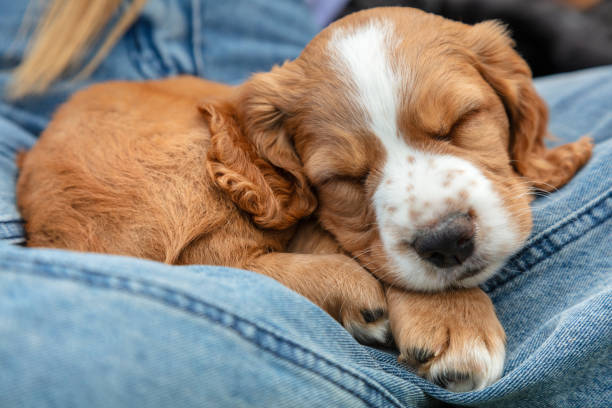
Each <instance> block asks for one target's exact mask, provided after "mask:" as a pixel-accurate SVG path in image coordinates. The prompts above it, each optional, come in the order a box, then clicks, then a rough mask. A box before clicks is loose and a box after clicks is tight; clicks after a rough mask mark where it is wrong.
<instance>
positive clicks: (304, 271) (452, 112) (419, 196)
mask: <svg viewBox="0 0 612 408" xmlns="http://www.w3.org/2000/svg"><path fill="white" fill-rule="evenodd" d="M202 100H206V102H204V103H201V101H202ZM198 105H199V106H200V111H199V112H198V110H197V109H196V106H198ZM546 122H547V113H546V107H545V105H544V103H543V102H542V100H541V99H540V98H539V97H538V96H537V94H536V93H535V91H534V89H533V86H532V84H531V74H530V71H529V68H528V67H527V65H526V64H525V62H524V61H523V60H522V59H521V58H520V57H519V56H518V55H517V54H516V53H515V52H514V51H513V50H512V43H511V40H510V39H509V38H508V37H507V35H506V34H505V33H504V30H503V29H502V28H501V27H500V26H499V25H497V24H496V23H491V22H487V23H482V24H478V25H475V26H467V25H464V24H461V23H456V22H451V21H448V20H445V19H443V18H441V17H438V16H434V15H430V14H426V13H423V12H420V11H417V10H413V9H407V8H389V9H374V10H368V11H364V12H361V13H356V14H353V15H351V16H348V17H346V18H344V19H342V20H340V21H339V22H336V23H334V24H332V25H331V26H330V27H328V28H327V29H325V30H324V31H323V32H321V33H320V34H319V35H318V36H317V37H316V38H315V39H313V41H312V42H311V43H310V44H309V45H308V46H307V47H306V49H305V50H304V51H303V53H302V54H301V55H300V57H299V58H298V59H296V60H295V61H292V62H287V63H285V64H284V65H283V66H282V67H276V68H274V69H273V70H272V71H271V72H269V73H262V74H257V75H255V76H253V77H252V79H250V80H249V81H248V82H246V83H245V84H243V85H241V86H239V87H237V88H234V89H232V88H228V87H224V86H222V85H218V84H213V83H210V82H206V81H203V80H200V79H196V78H187V77H186V78H176V79H170V80H165V81H152V82H147V83H125V82H123V83H122V82H115V83H108V84H102V85H96V86H93V87H91V88H90V89H88V90H85V91H82V92H80V93H78V94H76V95H75V96H74V97H73V98H72V99H71V100H70V101H69V102H68V103H67V104H65V105H64V106H63V107H61V108H60V110H59V111H58V112H57V114H56V115H55V117H54V119H53V121H52V122H51V124H50V125H49V127H48V129H47V130H46V131H45V132H44V133H43V135H42V136H41V138H40V141H39V142H38V143H37V144H36V146H35V147H34V148H33V149H32V150H31V151H30V152H29V153H28V154H27V155H26V156H25V157H22V158H21V160H20V161H21V168H22V171H21V174H20V178H19V183H18V201H19V206H20V208H21V210H22V214H23V217H24V219H25V220H26V230H27V233H28V244H29V245H31V246H52V247H60V248H70V249H76V250H83V251H96V252H105V253H115V254H126V255H133V256H139V257H145V258H150V259H155V260H159V261H162V262H167V263H175V264H187V263H204V264H218V265H227V266H235V267H241V268H247V269H252V270H255V271H257V272H261V273H264V274H267V275H269V276H272V277H273V278H275V279H277V280H279V281H280V282H282V283H283V284H285V285H286V286H288V287H290V288H292V289H294V290H296V291H298V292H299V293H301V294H303V295H304V296H306V297H308V298H310V299H311V300H313V301H314V302H315V303H317V304H318V305H320V306H321V307H322V308H324V309H325V310H326V311H327V312H328V313H330V314H331V315H332V316H333V317H334V318H336V319H338V320H339V321H340V322H342V324H343V325H344V326H345V327H346V328H347V329H348V330H349V331H351V333H353V335H355V336H356V337H357V338H358V339H360V340H362V341H366V342H368V341H385V339H386V336H387V319H386V317H387V310H388V316H389V318H390V321H391V328H392V332H393V336H394V338H395V341H396V344H397V345H398V347H399V349H400V353H401V355H400V358H401V359H402V360H404V361H406V362H407V363H409V364H411V365H413V366H415V367H416V368H417V370H418V372H419V373H420V374H421V375H423V376H425V377H426V378H429V379H431V380H433V381H436V382H438V383H439V384H441V385H444V386H446V387H447V388H449V389H452V390H468V389H474V388H482V387H484V386H486V385H488V384H490V383H492V382H493V381H495V380H496V379H497V378H499V376H500V375H501V371H502V368H503V360H504V332H503V329H502V328H501V326H500V325H499V322H498V321H497V318H496V317H495V312H494V310H493V306H492V304H491V302H490V300H489V299H488V298H487V297H486V295H485V294H484V293H483V292H482V291H481V290H479V289H477V288H475V289H473V288H474V287H475V286H476V285H478V284H479V283H481V282H483V281H484V280H485V279H487V278H488V277H489V276H491V274H493V273H494V272H495V271H496V270H497V269H498V268H499V267H500V266H501V265H502V264H503V262H504V261H505V260H506V259H507V257H508V256H510V255H511V254H512V253H513V252H515V251H516V250H517V249H518V248H520V246H521V245H522V243H523V242H524V240H525V239H526V237H527V236H528V234H529V232H530V229H531V215H530V211H529V205H528V204H529V201H530V200H531V196H530V194H529V193H530V189H531V188H532V187H535V188H538V189H542V190H545V191H550V190H552V189H555V188H558V187H560V186H562V185H563V184H565V183H566V182H567V181H568V180H570V179H571V177H572V176H573V175H574V173H575V172H576V171H577V170H578V169H579V168H580V167H581V166H582V165H583V164H584V163H585V162H586V161H587V160H588V158H589V156H590V152H591V144H590V142H589V141H588V140H586V139H582V140H580V141H578V142H575V143H572V144H568V145H565V146H561V147H558V148H555V149H552V150H548V149H546V148H545V146H544V143H543V138H544V136H545V135H546ZM315 196H316V198H315ZM317 202H318V210H317V212H316V222H317V223H318V224H317V223H315V222H313V221H310V222H305V223H301V224H300V225H299V226H298V224H297V223H298V221H300V220H301V219H304V218H305V217H308V216H309V215H310V214H311V213H313V211H315V209H316V208H317ZM296 226H297V227H296ZM370 272H371V273H372V274H374V275H375V276H376V277H377V278H378V279H379V280H380V282H383V283H384V285H385V286H386V288H387V289H386V291H387V293H386V294H387V299H388V303H387V300H386V299H385V293H384V292H383V288H382V286H381V284H380V283H379V280H377V279H375V278H374V277H373V276H372V275H371V274H370ZM470 288H472V289H470ZM410 290H413V291H422V293H418V292H411V291H410ZM441 290H443V291H445V292H443V293H434V292H435V291H441ZM387 307H388V309H387Z"/></svg>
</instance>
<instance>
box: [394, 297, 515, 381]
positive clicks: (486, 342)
mask: <svg viewBox="0 0 612 408" xmlns="http://www.w3.org/2000/svg"><path fill="white" fill-rule="evenodd" d="M387 302H388V305H389V318H390V323H391V331H392V332H393V337H394V338H395V342H396V344H397V346H398V348H399V350H400V356H399V361H401V362H403V363H405V364H407V365H409V366H411V367H413V368H414V369H415V370H416V372H417V374H419V375H420V376H422V377H424V378H426V379H427V380H429V381H431V382H433V383H435V384H438V385H439V386H441V387H444V388H446V389H448V390H450V391H455V392H465V391H472V390H478V389H482V388H484V387H486V386H488V385H490V384H492V383H494V382H495V381H497V380H498V379H499V378H500V377H501V374H502V371H503V367H504V358H505V339H506V336H505V333H504V330H503V328H502V327H501V325H500V323H499V321H498V320H497V316H496V315H495V310H494V308H493V304H492V303H491V301H490V299H489V298H488V297H487V295H486V294H485V293H484V292H482V291H481V290H480V289H478V288H475V289H462V290H454V291H450V292H444V293H432V294H425V293H413V292H404V291H401V290H397V289H389V290H388V291H387Z"/></svg>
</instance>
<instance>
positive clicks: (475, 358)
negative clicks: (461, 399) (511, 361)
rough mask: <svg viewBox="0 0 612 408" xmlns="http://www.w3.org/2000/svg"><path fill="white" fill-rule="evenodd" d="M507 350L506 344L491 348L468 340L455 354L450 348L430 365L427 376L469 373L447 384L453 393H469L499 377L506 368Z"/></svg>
mask: <svg viewBox="0 0 612 408" xmlns="http://www.w3.org/2000/svg"><path fill="white" fill-rule="evenodd" d="M505 357H506V352H505V348H504V346H503V344H499V345H493V349H492V350H488V349H487V347H486V346H485V344H484V343H483V342H482V341H480V340H476V341H475V342H474V343H472V344H470V343H466V344H465V345H464V347H463V349H461V350H457V351H456V352H454V353H449V352H448V351H447V352H446V353H445V354H444V355H443V356H442V357H441V358H440V359H437V360H435V362H434V363H433V364H432V365H431V367H430V368H429V371H428V373H427V378H428V379H429V380H434V379H439V378H442V377H443V376H444V374H447V373H464V374H468V376H467V377H465V378H460V379H457V380H455V381H452V382H449V383H448V384H446V387H445V388H447V389H448V390H450V391H453V392H467V391H473V390H481V389H483V388H485V387H487V386H489V385H491V384H493V383H494V382H495V381H497V380H499V378H500V377H501V375H502V373H503V369H504V359H505Z"/></svg>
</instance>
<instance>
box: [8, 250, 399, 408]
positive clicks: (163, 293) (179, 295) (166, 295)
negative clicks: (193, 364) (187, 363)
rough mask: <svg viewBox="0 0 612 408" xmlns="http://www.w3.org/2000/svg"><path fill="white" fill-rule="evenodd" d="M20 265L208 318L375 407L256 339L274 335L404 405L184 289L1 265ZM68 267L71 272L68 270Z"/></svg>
mask: <svg viewBox="0 0 612 408" xmlns="http://www.w3.org/2000/svg"><path fill="white" fill-rule="evenodd" d="M19 264H21V265H24V266H26V267H27V266H30V265H32V266H36V265H38V266H41V267H42V268H43V269H44V270H42V271H41V270H40V269H38V270H31V269H30V270H26V271H19V273H27V274H30V275H39V276H44V277H50V278H55V279H66V280H70V281H73V282H77V283H81V284H84V285H87V286H91V287H95V288H99V289H109V290H115V291H118V292H121V293H128V294H132V295H136V296H140V297H143V298H146V299H149V300H153V301H157V302H160V303H162V304H164V305H166V306H170V307H173V308H176V309H179V310H182V311H184V312H186V313H188V314H190V315H192V316H196V317H199V318H204V319H206V320H208V321H211V322H213V323H216V324H218V325H220V326H222V327H225V328H227V329H230V330H232V331H233V332H235V333H236V334H238V335H239V336H240V337H241V338H243V339H245V340H247V341H249V342H251V343H253V344H255V345H257V346H258V347H259V348H262V349H264V350H267V351H269V352H270V353H272V354H274V355H276V356H278V357H280V358H282V359H284V360H286V361H289V362H291V363H293V364H295V365H297V366H299V367H301V368H303V369H306V370H308V371H310V372H312V373H314V374H316V375H318V376H320V377H323V378H325V379H326V380H327V381H329V382H331V383H333V384H335V385H336V386H338V387H340V388H342V389H344V390H345V391H347V392H349V393H350V394H351V395H353V396H355V397H356V398H358V399H360V400H361V401H363V402H364V403H365V404H367V405H369V406H376V405H372V403H370V402H369V401H366V399H365V398H366V396H361V395H359V394H358V393H357V392H356V391H354V390H351V389H349V388H347V387H346V386H345V385H343V384H341V383H340V382H339V381H336V380H334V379H333V378H331V376H329V375H326V374H324V373H322V372H320V371H317V370H315V369H314V368H312V367H307V366H306V365H305V364H303V363H302V362H299V361H297V359H295V358H290V357H289V356H286V355H283V354H281V353H279V351H278V350H277V349H278V348H277V349H274V348H273V347H272V346H267V345H265V344H264V342H262V341H261V339H257V337H258V335H259V336H272V337H273V338H274V339H275V340H276V341H277V342H279V343H281V344H285V345H288V346H290V347H292V348H293V349H299V350H300V351H301V352H303V353H305V354H308V355H310V356H312V357H313V359H314V360H316V361H318V362H323V363H325V364H326V365H328V366H331V367H334V368H335V369H337V370H338V371H339V372H340V373H344V374H347V375H349V376H350V377H352V378H353V379H354V380H357V381H358V382H360V383H362V384H363V385H364V386H365V387H366V389H368V390H370V391H371V392H374V393H375V394H376V395H379V396H380V397H382V398H383V399H384V400H386V401H388V402H389V403H390V404H391V405H393V406H396V407H401V405H400V404H398V403H397V402H395V401H394V400H393V399H392V398H391V397H390V396H388V395H385V390H384V389H382V390H379V389H377V387H376V386H375V385H373V384H372V383H371V382H370V381H369V380H368V379H366V378H363V377H361V376H359V375H357V374H355V373H352V372H350V371H348V370H346V368H344V367H343V366H341V365H340V364H338V363H335V362H333V361H330V360H329V359H327V358H325V357H323V356H321V355H319V354H317V353H315V352H314V351H312V350H310V349H308V348H306V347H304V346H302V345H300V344H297V343H295V342H293V341H291V340H289V339H286V338H284V337H282V336H281V335H280V334H278V333H274V332H273V331H270V330H268V329H266V328H264V327H261V326H259V325H257V324H256V323H253V322H251V321H249V320H247V319H245V318H243V317H240V316H237V315H235V314H234V313H232V312H228V311H227V310H224V309H222V308H220V307H218V306H215V305H212V304H210V303H208V302H205V301H203V300H200V299H197V298H196V297H194V296H192V295H190V294H187V293H184V292H181V291H179V290H176V289H173V288H168V287H167V286H165V285H161V284H157V283H152V282H148V281H144V280H141V279H132V278H127V277H123V276H112V275H106V274H104V273H100V272H94V271H90V270H86V269H76V268H74V267H70V266H66V265H62V268H64V269H63V270H61V271H57V270H49V268H48V266H49V265H47V264H45V263H39V262H32V263H22V262H19V261H17V262H12V263H5V262H3V263H0V266H4V267H9V268H10V267H11V266H13V267H14V266H15V265H19ZM69 270H70V271H72V272H68V271H69ZM211 311H212V313H211ZM215 315H218V316H215ZM223 316H229V317H230V318H231V323H229V324H228V323H225V322H224V321H223V318H222V317H223ZM240 325H246V326H251V327H253V328H254V329H255V334H253V335H249V334H248V333H246V332H245V330H244V329H241V328H240V327H239V326H240Z"/></svg>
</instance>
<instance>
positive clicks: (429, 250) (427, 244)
mask: <svg viewBox="0 0 612 408" xmlns="http://www.w3.org/2000/svg"><path fill="white" fill-rule="evenodd" d="M413 246H414V249H415V250H416V252H417V254H419V256H420V257H421V258H422V259H423V260H425V261H427V262H430V263H432V264H434V265H436V266H437V267H439V268H450V267H451V266H456V265H461V264H462V263H463V262H464V261H465V260H466V259H468V258H469V257H470V255H472V253H473V252H474V223H473V222H472V219H471V217H470V216H469V215H467V214H460V213H454V214H451V215H449V216H447V217H446V218H444V219H443V220H442V221H440V222H439V223H438V224H436V225H435V226H434V227H432V228H429V229H427V230H422V231H419V232H418V233H417V236H416V239H415V241H414V244H413Z"/></svg>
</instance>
